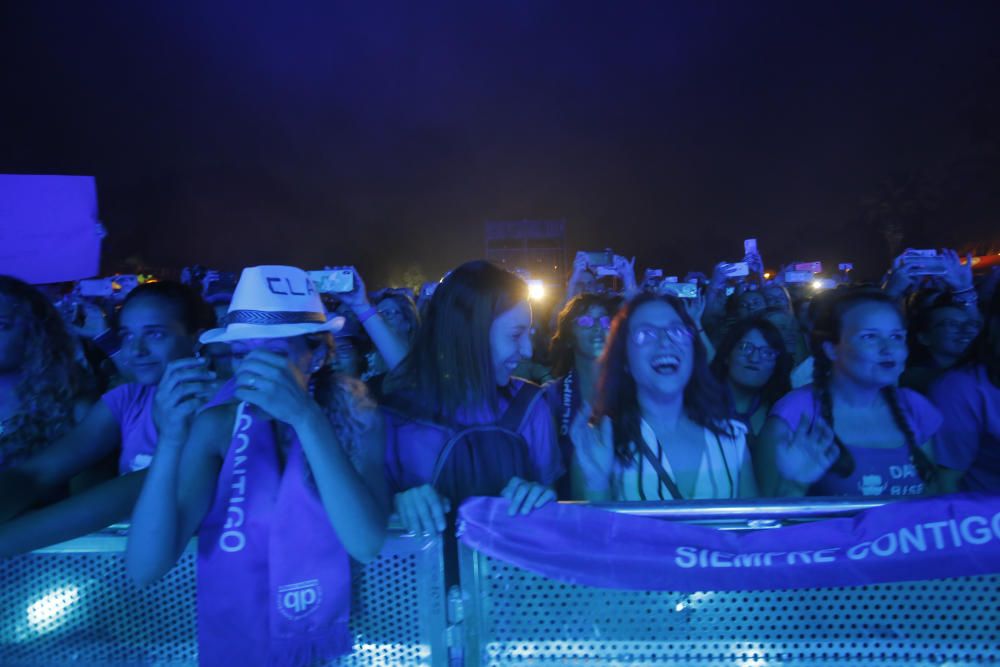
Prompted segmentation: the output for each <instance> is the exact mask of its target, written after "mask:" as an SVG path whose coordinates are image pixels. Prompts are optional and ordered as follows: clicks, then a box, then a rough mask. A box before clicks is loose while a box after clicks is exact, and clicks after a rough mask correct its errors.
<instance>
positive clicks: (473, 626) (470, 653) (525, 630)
mask: <svg viewBox="0 0 1000 667" xmlns="http://www.w3.org/2000/svg"><path fill="white" fill-rule="evenodd" d="M881 504H884V502H883V501H878V500H875V501H853V500H839V499H837V500H816V499H809V500H803V501H774V502H766V503H763V502H760V501H747V502H727V503H715V502H697V501H694V502H686V503H663V504H643V505H638V504H616V505H604V506H602V507H604V508H605V509H609V510H613V511H616V512H623V513H629V514H641V515H645V516H652V517H659V518H663V519H669V520H673V521H684V522H688V523H698V524H703V525H709V526H712V527H715V528H718V529H722V530H748V529H754V530H759V529H763V528H769V527H778V526H780V525H786V524H789V523H799V522H804V521H814V520H817V519H821V518H827V517H838V516H850V515H852V514H854V513H856V512H858V511H860V510H863V509H867V508H870V507H875V506H878V505H881ZM442 544H443V540H442V539H441V538H440V537H416V536H407V535H403V534H402V533H401V532H400V531H398V530H396V531H394V532H393V533H392V537H391V538H390V540H389V541H388V542H387V544H386V546H385V548H384V549H383V551H382V553H381V555H380V556H379V558H377V559H376V560H375V561H373V562H372V563H369V564H367V565H366V566H364V567H363V568H358V571H357V573H356V577H355V586H354V594H355V600H354V605H353V613H352V626H353V630H354V633H355V650H354V652H353V653H352V654H351V655H350V656H347V657H346V658H344V659H343V660H341V662H340V664H344V665H358V666H360V665H370V666H376V665H387V666H389V665H392V666H395V665H433V666H443V665H447V664H449V662H450V664H455V663H458V662H462V661H464V664H467V665H486V664H488V665H507V664H559V665H618V664H630V665H663V664H698V665H713V664H723V665H741V666H747V665H810V666H812V665H825V664H853V665H865V666H869V665H879V664H956V663H961V664H971V663H975V664H989V663H1000V576H979V577H964V578H942V579H937V580H934V581H917V582H913V581H910V582H904V583H893V584H878V585H867V586H854V587H841V588H809V589H793V590H774V591H759V590H758V591H752V592H733V591H711V590H706V591H702V592H697V593H678V592H669V591H620V590H609V589H599V588H590V587H586V586H579V585H570V584H564V583H561V582H558V581H553V580H550V579H546V578H544V577H541V576H538V575H536V574H533V573H531V572H528V571H525V570H522V569H520V568H518V567H516V566H513V565H511V564H508V563H505V562H502V561H499V560H496V559H493V558H490V557H488V556H486V555H484V554H482V553H480V552H477V551H474V550H472V549H469V548H468V547H466V546H464V545H462V544H460V545H459V551H458V560H459V567H460V574H461V590H459V589H457V588H455V589H453V591H451V594H450V595H449V596H447V598H446V596H445V590H444V554H443V551H442ZM124 546H125V538H124V533H123V530H122V529H121V527H119V528H118V529H117V530H109V531H105V532H102V533H99V534H95V535H92V536H89V537H86V538H81V539H78V540H73V541H70V542H67V543H64V544H61V545H57V546H54V547H50V548H47V549H42V550H39V551H36V552H33V553H30V554H25V555H23V556H19V557H16V558H11V559H7V560H0V665H4V666H16V665H32V666H39V665H45V666H46V667H51V666H53V665H62V664H73V665H94V666H96V665H109V666H112V665H147V664H156V665H185V666H186V665H196V664H197V657H198V648H197V634H196V625H195V567H196V557H195V552H194V548H193V545H192V546H191V547H189V549H188V550H187V551H186V552H185V553H184V555H183V556H182V558H181V560H180V562H179V563H178V564H177V566H176V567H175V568H174V569H173V570H171V571H170V573H169V574H168V575H167V576H166V577H165V578H164V579H163V580H162V581H160V582H159V583H157V584H156V585H154V586H152V587H149V588H147V589H139V588H138V587H136V586H135V585H133V584H132V583H131V582H130V581H129V580H128V578H127V577H126V575H125V571H124V565H123V561H122V553H123V550H124ZM943 574H944V573H943ZM456 624H457V625H456ZM449 650H450V651H452V653H451V659H450V661H449Z"/></svg>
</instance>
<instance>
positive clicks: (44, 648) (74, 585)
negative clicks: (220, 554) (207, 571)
mask: <svg viewBox="0 0 1000 667" xmlns="http://www.w3.org/2000/svg"><path fill="white" fill-rule="evenodd" d="M122 546H124V545H122ZM0 582H2V585H0V663H2V664H4V665H21V664H23V665H60V664H69V663H73V664H102V665H103V664H116V665H125V664H148V663H152V662H156V663H158V664H161V665H189V664H194V663H196V661H197V655H198V653H197V651H198V646H197V639H196V628H195V616H194V596H195V556H194V554H193V553H191V552H188V553H185V554H184V555H183V556H182V557H181V560H180V562H179V563H178V565H177V566H176V567H175V568H174V569H173V570H171V571H170V572H169V573H168V574H167V576H166V577H164V578H163V580H161V581H160V582H158V583H157V584H156V585H155V586H153V587H151V588H149V589H147V590H140V589H139V588H138V587H136V586H135V585H134V584H133V583H132V582H131V580H129V579H128V577H127V576H126V574H125V566H124V562H123V560H122V554H121V553H120V552H117V553H116V552H113V551H105V552H83V553H80V552H77V553H73V552H65V553H35V554H28V555H25V556H21V557H18V558H11V559H8V560H4V561H0Z"/></svg>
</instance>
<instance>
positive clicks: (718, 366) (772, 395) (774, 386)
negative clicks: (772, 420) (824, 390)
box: [711, 311, 792, 405]
mask: <svg viewBox="0 0 1000 667" xmlns="http://www.w3.org/2000/svg"><path fill="white" fill-rule="evenodd" d="M782 312H784V311H782ZM755 329H756V330H757V331H759V332H760V334H761V335H762V336H763V337H764V340H765V341H767V344H768V346H770V347H771V348H773V349H774V350H776V351H777V352H778V358H777V359H776V360H775V363H774V371H773V372H772V373H771V377H770V378H769V379H768V381H767V383H766V384H765V385H764V386H763V387H761V391H760V398H761V401H763V403H764V404H765V405H774V403H775V401H777V400H778V399H779V398H781V397H782V396H784V395H785V394H787V393H788V392H789V391H791V389H792V383H791V373H792V355H791V352H789V351H788V350H787V349H785V339H784V337H783V336H782V335H781V332H780V331H778V327H776V326H774V324H772V323H771V322H769V321H768V320H765V319H764V318H763V317H754V318H751V319H749V320H741V321H739V322H736V323H735V324H734V325H733V326H731V327H730V328H729V329H728V330H727V331H726V335H725V336H724V337H723V338H722V341H721V342H720V343H719V346H718V347H717V348H716V349H715V358H714V359H713V360H712V365H711V369H712V373H713V374H714V375H715V377H716V379H718V380H719V382H722V383H725V382H726V379H727V378H728V377H729V356H730V354H732V351H733V348H735V347H736V344H737V343H739V342H740V339H742V338H743V337H744V336H745V335H747V334H748V333H750V332H751V331H753V330H755Z"/></svg>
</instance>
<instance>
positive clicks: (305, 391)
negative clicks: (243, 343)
mask: <svg viewBox="0 0 1000 667" xmlns="http://www.w3.org/2000/svg"><path fill="white" fill-rule="evenodd" d="M235 395H236V398H238V399H239V400H241V401H246V402H247V403H250V404H251V405H256V406H257V407H259V408H260V409H262V410H264V411H265V412H267V413H268V414H269V415H271V416H272V417H274V418H275V419H277V420H278V421H282V422H285V423H286V424H290V425H291V426H292V427H293V428H294V427H295V426H296V425H297V423H298V420H300V419H304V418H305V417H307V416H308V415H309V414H310V410H311V409H312V408H314V407H315V406H316V403H315V401H313V399H312V397H310V396H309V379H308V378H307V377H306V375H305V374H304V373H303V372H302V371H301V370H299V369H298V368H296V367H295V366H294V365H293V364H292V363H291V361H289V359H288V358H287V357H284V356H281V355H280V354H275V353H274V352H268V351H267V350H263V349H257V350H253V351H252V352H250V353H249V354H248V355H247V356H246V357H245V358H244V359H243V361H241V362H240V365H239V368H237V370H236V393H235Z"/></svg>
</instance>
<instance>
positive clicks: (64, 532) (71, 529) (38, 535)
mask: <svg viewBox="0 0 1000 667" xmlns="http://www.w3.org/2000/svg"><path fill="white" fill-rule="evenodd" d="M145 478H146V471H145V470H140V471H138V472H133V473H129V474H127V475H122V476H121V477H116V478H114V479H111V480H108V481H106V482H104V483H102V484H98V485H97V486H94V487H91V488H89V489H87V490H86V491H84V492H83V493H80V494H78V495H75V496H70V497H69V498H67V499H66V500H63V501H62V502H58V503H55V504H53V505H49V506H48V507H44V508H42V509H40V510H36V511H34V512H28V513H27V514H23V515H21V516H19V517H17V518H16V519H13V520H12V521H8V522H7V523H4V524H0V558H5V557H8V556H14V555H16V554H20V553H25V552H28V551H33V550H35V549H40V548H42V547H46V546H49V545H50V544H58V543H59V542H65V541H66V540H71V539H73V538H76V537H82V536H84V535H89V534H90V533H93V532H96V531H98V530H101V529H102V528H106V527H108V526H110V525H111V524H113V523H116V522H118V521H125V520H126V519H127V518H128V517H129V515H130V514H131V513H132V507H133V506H134V505H135V501H136V499H137V498H138V497H139V491H140V490H141V489H142V482H143V480H144V479H145Z"/></svg>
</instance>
